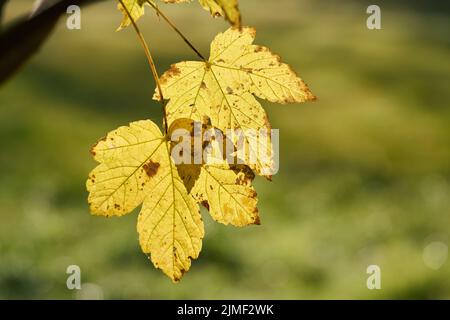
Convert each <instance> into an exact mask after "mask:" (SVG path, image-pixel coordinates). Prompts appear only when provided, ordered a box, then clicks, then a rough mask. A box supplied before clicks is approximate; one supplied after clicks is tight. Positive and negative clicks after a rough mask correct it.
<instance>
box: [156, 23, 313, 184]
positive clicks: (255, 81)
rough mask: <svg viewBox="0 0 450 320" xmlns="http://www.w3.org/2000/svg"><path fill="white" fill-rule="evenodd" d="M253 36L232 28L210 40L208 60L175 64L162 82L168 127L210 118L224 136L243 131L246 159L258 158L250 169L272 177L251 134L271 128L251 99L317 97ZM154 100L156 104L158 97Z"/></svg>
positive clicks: (287, 100) (291, 100)
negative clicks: (249, 156) (181, 119)
mask: <svg viewBox="0 0 450 320" xmlns="http://www.w3.org/2000/svg"><path fill="white" fill-rule="evenodd" d="M255 35H256V31H255V29H253V28H250V27H244V28H242V29H236V28H230V29H228V30H227V31H225V32H224V33H220V34H219V35H217V36H216V38H215V39H214V40H213V41H212V43H211V53H210V58H209V60H208V61H184V62H180V63H177V64H174V65H172V66H171V68H170V69H169V70H168V71H167V72H166V73H164V75H163V76H162V77H161V79H160V81H161V87H162V90H163V93H164V97H165V98H166V99H169V102H168V104H167V115H168V121H169V123H172V122H173V121H174V120H176V119H179V118H189V119H193V120H196V121H202V119H203V118H204V117H205V116H208V117H209V118H210V119H211V124H212V126H213V127H216V128H218V129H220V130H222V131H223V132H226V131H227V129H230V130H235V129H241V132H243V134H244V142H245V145H246V146H247V148H248V149H249V150H250V152H247V154H248V153H250V154H255V155H256V163H254V164H249V165H250V166H251V168H252V169H253V170H255V172H256V173H258V174H262V175H265V176H270V172H271V168H272V161H271V160H270V159H269V161H263V159H261V158H260V156H259V155H260V152H259V150H258V148H259V146H258V140H259V139H258V137H257V136H256V137H255V135H254V132H255V130H256V131H257V132H259V131H260V130H262V129H263V130H266V131H270V129H271V127H270V124H269V121H268V119H267V115H266V113H265V111H264V109H263V108H262V106H261V104H260V103H259V102H258V101H257V100H256V99H255V96H257V97H259V98H262V99H266V100H269V101H271V102H278V103H283V104H284V103H294V102H305V101H311V100H314V99H315V97H314V95H313V94H312V93H311V91H310V90H309V89H308V87H307V86H306V84H305V83H304V82H303V81H302V80H301V79H300V78H299V77H298V76H297V75H296V74H295V72H294V71H293V70H292V69H291V68H290V67H289V66H288V65H287V64H285V63H283V62H281V59H280V57H279V56H278V55H276V54H273V53H272V52H271V51H270V50H269V49H268V48H266V47H262V46H258V45H254V44H253V41H254V39H255ZM154 99H156V100H159V99H160V97H159V93H158V92H156V93H155V95H154ZM249 132H251V133H252V134H249ZM265 169H268V170H265ZM267 172H269V173H267Z"/></svg>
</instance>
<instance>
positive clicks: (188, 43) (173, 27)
mask: <svg viewBox="0 0 450 320" xmlns="http://www.w3.org/2000/svg"><path fill="white" fill-rule="evenodd" d="M146 1H147V3H148V4H149V5H150V6H152V8H153V9H155V11H156V13H157V14H158V15H160V16H161V17H163V19H164V20H165V21H166V22H167V23H168V24H169V25H170V27H171V28H172V29H173V30H174V31H175V32H176V33H178V35H179V36H180V37H181V38H182V39H183V40H184V42H186V44H187V45H188V46H189V47H190V48H191V49H192V50H193V51H194V52H195V53H196V54H197V56H199V57H200V59H202V60H203V61H206V59H205V57H204V56H203V55H202V54H201V53H200V52H199V51H198V50H197V48H195V46H194V45H193V44H192V43H191V42H190V41H189V40H188V39H187V38H186V37H185V36H184V34H183V33H182V32H181V31H180V30H179V29H178V28H177V27H176V26H175V24H174V23H173V22H172V21H170V19H169V18H168V17H167V16H166V15H165V14H164V13H163V12H162V11H161V10H160V9H159V8H158V7H157V6H156V5H155V4H154V3H152V2H151V1H149V0H146Z"/></svg>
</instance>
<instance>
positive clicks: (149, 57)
mask: <svg viewBox="0 0 450 320" xmlns="http://www.w3.org/2000/svg"><path fill="white" fill-rule="evenodd" d="M119 2H120V4H121V5H122V7H123V9H124V10H125V12H126V14H127V16H128V18H129V19H130V21H131V23H132V24H133V27H134V30H135V31H136V34H137V36H138V38H139V41H140V42H141V45H142V47H143V49H144V52H145V55H146V57H147V61H148V65H149V66H150V70H151V71H152V74H153V78H154V79H155V82H156V87H157V88H158V93H159V101H160V102H161V104H162V108H163V116H164V131H165V133H166V134H167V132H168V127H167V126H168V124H167V112H166V103H165V102H164V95H163V92H162V89H161V83H160V81H159V76H158V72H157V71H156V66H155V62H154V60H153V57H152V54H151V52H150V49H149V46H148V44H147V42H146V41H145V38H144V35H143V34H142V33H141V31H140V30H139V27H138V26H137V24H136V22H135V21H134V19H133V17H132V16H131V14H130V11H129V10H128V8H127V7H126V6H125V4H124V3H123V1H122V0H119Z"/></svg>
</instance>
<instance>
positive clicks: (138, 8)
mask: <svg viewBox="0 0 450 320" xmlns="http://www.w3.org/2000/svg"><path fill="white" fill-rule="evenodd" d="M122 2H123V5H124V6H125V7H126V8H124V6H122V3H120V2H119V3H118V4H117V9H119V10H120V11H121V12H122V14H123V19H122V22H121V23H120V26H119V28H117V31H119V30H122V29H124V28H126V27H128V26H129V25H130V24H131V19H130V16H131V18H132V19H133V21H137V20H139V18H140V17H142V16H143V15H144V13H145V9H144V5H145V4H146V2H147V1H146V0H122ZM127 11H128V12H127Z"/></svg>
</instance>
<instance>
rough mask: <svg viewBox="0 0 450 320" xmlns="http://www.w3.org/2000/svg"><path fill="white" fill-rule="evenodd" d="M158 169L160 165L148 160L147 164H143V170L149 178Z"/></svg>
mask: <svg viewBox="0 0 450 320" xmlns="http://www.w3.org/2000/svg"><path fill="white" fill-rule="evenodd" d="M159 167H160V164H159V163H157V162H153V161H152V160H150V161H149V162H148V163H146V164H144V166H143V169H144V171H145V173H146V174H147V176H148V177H149V178H151V177H153V176H154V175H155V174H156V173H157V172H158V169H159Z"/></svg>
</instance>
